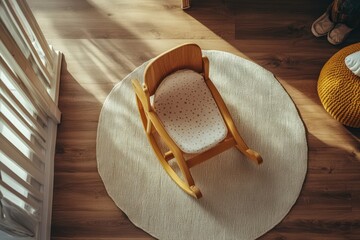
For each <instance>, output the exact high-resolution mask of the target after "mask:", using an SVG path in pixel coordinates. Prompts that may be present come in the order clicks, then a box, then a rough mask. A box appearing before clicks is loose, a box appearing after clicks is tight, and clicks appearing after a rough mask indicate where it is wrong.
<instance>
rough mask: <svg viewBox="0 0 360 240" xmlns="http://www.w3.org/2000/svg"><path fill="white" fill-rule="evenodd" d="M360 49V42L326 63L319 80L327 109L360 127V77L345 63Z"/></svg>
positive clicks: (339, 118)
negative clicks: (348, 57)
mask: <svg viewBox="0 0 360 240" xmlns="http://www.w3.org/2000/svg"><path fill="white" fill-rule="evenodd" d="M357 51H360V43H356V44H353V45H350V46H347V47H345V48H343V49H341V50H340V51H338V52H337V53H335V54H334V56H332V57H331V58H330V59H329V60H328V61H327V62H326V64H325V65H324V67H323V68H322V70H321V72H320V76H319V81H318V86H317V89H318V94H319V97H320V100H321V103H322V104H323V106H324V108H325V110H326V111H327V112H328V113H329V114H330V115H331V116H332V117H334V118H335V119H336V120H338V121H339V122H341V123H342V124H344V125H347V126H350V127H356V128H358V127H360V77H359V76H356V75H355V74H354V73H353V72H352V71H350V70H349V69H348V68H347V66H346V65H345V61H344V60H345V57H347V56H348V55H349V54H351V53H354V52H357Z"/></svg>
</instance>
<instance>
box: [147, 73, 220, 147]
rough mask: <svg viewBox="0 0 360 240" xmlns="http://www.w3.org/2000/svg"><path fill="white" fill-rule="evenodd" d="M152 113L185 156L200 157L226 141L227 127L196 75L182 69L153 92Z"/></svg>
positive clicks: (199, 76) (204, 84) (203, 84)
mask: <svg viewBox="0 0 360 240" xmlns="http://www.w3.org/2000/svg"><path fill="white" fill-rule="evenodd" d="M153 105H154V109H155V111H156V112H157V114H158V116H159V118H160V120H161V122H162V123H163V125H164V127H165V129H166V130H167V132H168V133H169V135H170V137H171V138H172V139H173V140H174V141H175V143H176V144H177V145H178V146H179V148H180V149H181V150H182V151H183V152H185V153H201V152H204V151H206V150H208V149H210V148H211V147H213V146H215V145H216V144H217V143H219V142H221V141H222V140H224V139H225V137H226V135H227V127H226V125H225V122H224V120H223V118H222V116H221V114H220V111H219V109H218V107H217V105H216V103H215V100H214V99H213V97H212V94H211V92H210V90H209V88H208V87H207V85H206V83H205V81H204V78H203V76H202V75H200V74H199V73H197V72H194V71H192V70H188V69H184V70H179V71H177V72H175V73H173V74H171V75H169V76H167V77H166V78H165V79H164V80H163V81H162V82H161V84H160V85H159V87H158V88H157V90H156V92H155V96H154V101H153Z"/></svg>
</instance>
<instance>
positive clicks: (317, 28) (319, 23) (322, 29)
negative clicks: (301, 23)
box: [311, 13, 335, 37]
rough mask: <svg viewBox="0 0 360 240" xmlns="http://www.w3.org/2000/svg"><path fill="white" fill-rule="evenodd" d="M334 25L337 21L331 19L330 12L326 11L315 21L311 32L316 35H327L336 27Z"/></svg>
mask: <svg viewBox="0 0 360 240" xmlns="http://www.w3.org/2000/svg"><path fill="white" fill-rule="evenodd" d="M334 26H335V23H333V22H332V21H331V20H330V17H329V14H327V13H324V14H323V15H321V16H320V17H319V18H318V19H316V20H315V21H314V23H313V24H312V26H311V32H312V33H313V34H314V36H315V37H321V36H325V35H326V34H327V33H328V32H330V31H331V30H332V29H333V28H334Z"/></svg>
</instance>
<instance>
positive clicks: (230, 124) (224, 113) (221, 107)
mask: <svg viewBox="0 0 360 240" xmlns="http://www.w3.org/2000/svg"><path fill="white" fill-rule="evenodd" d="M206 84H207V86H208V88H209V89H210V91H211V94H212V95H213V97H214V100H215V102H216V104H217V106H218V108H219V110H220V112H221V115H222V116H223V118H224V121H225V123H226V125H227V127H228V129H229V131H230V132H231V134H232V135H233V136H234V138H235V139H236V141H237V143H238V144H240V145H241V147H242V148H243V149H249V147H248V146H247V145H246V143H245V142H244V140H243V139H242V137H241V136H240V135H239V133H238V130H237V128H236V126H235V123H234V121H233V120H232V117H231V114H230V112H229V110H228V108H227V107H226V104H225V102H224V100H223V99H222V97H221V95H220V93H219V91H218V90H217V88H216V87H215V85H214V83H213V82H212V81H211V80H210V79H208V81H206Z"/></svg>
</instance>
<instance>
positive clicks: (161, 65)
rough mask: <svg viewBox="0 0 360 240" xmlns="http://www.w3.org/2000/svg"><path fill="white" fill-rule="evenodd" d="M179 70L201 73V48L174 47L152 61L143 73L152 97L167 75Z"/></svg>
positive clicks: (192, 44)
mask: <svg viewBox="0 0 360 240" xmlns="http://www.w3.org/2000/svg"><path fill="white" fill-rule="evenodd" d="M180 69H192V70H194V71H196V72H199V73H201V72H202V71H203V65H202V53H201V48H200V47H199V46H198V45H196V44H194V43H188V44H183V45H180V46H178V47H175V48H173V49H171V50H169V51H167V52H165V53H163V54H161V55H160V56H158V57H156V58H155V59H153V60H152V61H151V62H150V63H149V65H148V66H147V67H146V69H145V72H144V82H145V84H146V86H147V88H148V90H149V93H150V95H153V94H154V93H155V91H156V89H157V87H158V86H159V84H160V83H161V81H162V80H163V79H164V78H165V77H166V76H167V75H169V74H171V73H173V72H175V71H177V70H180Z"/></svg>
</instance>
